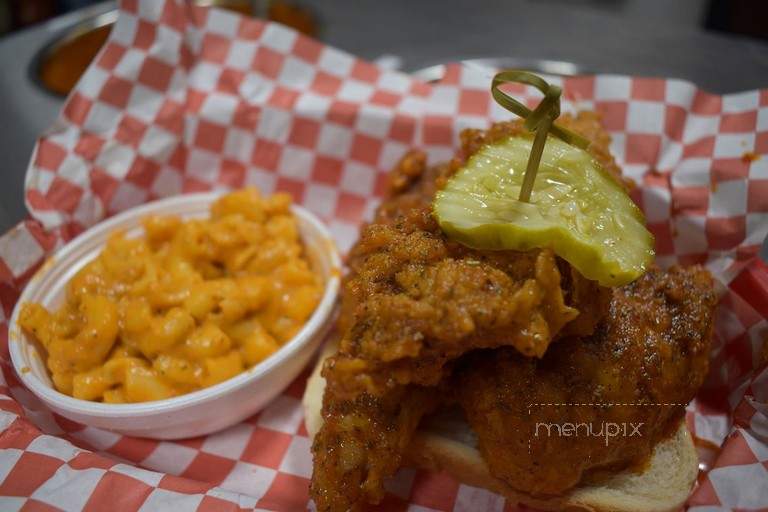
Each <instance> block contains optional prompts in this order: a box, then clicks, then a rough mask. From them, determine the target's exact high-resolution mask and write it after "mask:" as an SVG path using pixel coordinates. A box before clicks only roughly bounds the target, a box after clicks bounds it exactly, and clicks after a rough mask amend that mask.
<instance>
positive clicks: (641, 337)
mask: <svg viewBox="0 0 768 512" xmlns="http://www.w3.org/2000/svg"><path fill="white" fill-rule="evenodd" d="M715 303H716V298H715V294H714V292H713V288H712V279H711V277H710V275H709V273H708V272H707V271H706V270H704V269H702V268H700V267H693V268H688V269H682V268H673V269H672V270H670V271H668V272H664V271H661V270H658V269H653V270H651V271H649V272H648V273H646V274H645V275H644V276H643V277H641V278H640V279H638V280H637V281H635V282H633V283H631V284H629V285H626V286H624V287H621V288H617V289H615V290H614V292H613V298H612V300H611V303H610V310H609V313H608V315H606V317H605V319H604V321H603V322H602V323H601V325H600V326H599V327H598V329H597V331H596V332H595V333H594V334H593V335H592V336H589V337H585V338H577V337H572V338H568V339H562V340H560V341H558V342H557V343H555V344H553V345H552V346H551V347H550V349H549V350H548V351H547V354H546V356H545V357H544V358H543V359H533V358H526V357H522V356H521V355H520V354H519V353H518V352H516V351H515V350H511V349H507V348H505V349H497V350H494V351H478V352H475V353H473V354H470V355H468V356H467V357H465V358H464V359H462V361H461V362H459V363H457V367H456V370H455V372H454V375H453V379H454V380H453V383H454V384H453V386H452V388H453V389H454V390H455V391H456V393H457V396H458V399H459V402H460V404H461V406H462V408H463V409H464V411H465V413H466V416H467V419H468V421H469V423H470V425H471V427H472V429H473V430H474V431H475V432H476V433H477V435H478V438H479V449H480V452H481V453H482V455H483V457H484V459H485V461H486V462H487V464H488V466H489V468H490V470H491V473H492V474H493V475H495V476H496V477H498V478H500V479H502V480H504V481H505V482H506V483H507V484H509V485H510V486H512V487H513V488H515V489H518V490H520V491H522V492H526V493H529V494H532V495H538V496H548V495H557V494H561V493H563V492H565V491H567V490H568V489H570V488H572V487H573V486H575V485H576V484H577V483H579V482H580V481H582V477H583V476H588V477H594V476H595V475H599V473H600V472H601V471H605V470H614V469H619V468H624V467H628V466H632V465H633V464H640V463H642V462H643V461H645V460H647V458H648V457H649V456H650V454H651V452H652V450H653V447H654V446H655V445H656V444H657V443H658V442H659V441H660V440H661V439H662V438H664V437H665V436H667V435H669V434H671V433H672V432H673V431H674V430H675V429H676V428H677V426H678V424H679V420H680V419H681V418H682V416H683V414H684V408H685V404H687V403H688V402H689V401H690V400H691V399H692V398H693V396H694V395H695V394H696V391H697V390H698V388H699V386H700V385H701V384H702V382H703V380H704V377H705V374H706V372H707V366H708V356H709V346H710V340H711V336H712V325H713V314H714V307H715ZM574 404H575V405H574ZM601 404H615V405H601ZM568 424H570V425H571V426H570V427H568V426H566V425H568ZM610 424H613V425H617V427H610V426H609V425H610ZM589 428H591V432H592V435H588V429H589ZM558 429H561V430H558ZM566 429H568V434H565V435H563V434H562V433H565V432H566ZM603 429H604V432H603ZM616 429H618V431H616ZM558 432H562V433H558ZM609 432H611V434H609ZM598 433H602V435H597V434H598ZM633 433H634V435H633Z"/></svg>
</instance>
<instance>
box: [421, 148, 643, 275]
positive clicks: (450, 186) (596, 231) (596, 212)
mask: <svg viewBox="0 0 768 512" xmlns="http://www.w3.org/2000/svg"><path fill="white" fill-rule="evenodd" d="M532 142H533V138H532V137H531V136H515V137H510V138H509V139H505V140H503V141H501V142H498V143H495V144H490V145H487V146H484V147H483V148H481V149H480V150H479V151H478V152H477V153H476V154H474V155H473V156H472V157H471V158H469V160H468V161H467V163H466V165H465V166H464V168H462V169H461V170H459V171H458V172H457V173H456V175H455V176H453V177H452V178H451V179H450V180H449V181H448V183H447V184H446V186H445V188H444V189H443V190H441V191H440V192H438V194H437V197H436V199H435V203H434V211H435V214H436V216H437V220H438V222H439V223H440V226H441V228H442V229H443V231H445V232H446V234H448V235H449V236H450V237H451V238H454V239H455V240H457V241H459V242H461V243H463V244H465V245H468V246H470V247H473V248H476V249H512V250H517V251H525V250H529V249H533V248H535V247H538V248H545V247H549V248H552V249H553V250H554V252H555V253H556V254H557V255H558V256H560V257H561V258H563V259H565V260H566V261H568V262H569V263H570V264H571V265H573V266H574V267H575V268H576V269H577V270H578V271H579V272H581V274H582V275H584V276H585V277H587V278H589V279H593V280H596V281H598V282H599V283H600V284H602V285H604V286H618V285H622V284H626V283H628V282H630V281H632V280H634V279H636V278H637V277H639V276H641V275H642V274H643V273H644V272H645V270H646V268H647V266H648V265H649V264H650V263H651V262H652V261H653V257H654V252H653V243H654V240H653V235H651V233H649V232H648V230H647V229H646V228H645V218H644V217H643V214H642V212H641V211H640V209H639V208H638V207H637V206H636V205H635V203H633V202H632V200H631V199H630V198H629V196H628V195H627V193H626V192H625V191H624V189H623V188H622V187H621V186H620V185H619V184H618V183H616V182H615V181H614V180H613V179H612V178H611V177H610V176H608V175H607V174H606V173H605V171H603V170H602V169H601V168H600V165H599V164H598V163H597V162H596V161H595V160H594V159H593V158H592V156H591V155H590V154H589V153H587V152H586V151H584V150H582V149H579V148H576V147H574V146H571V145H569V144H566V143H565V142H563V141H561V140H560V139H557V138H555V137H548V138H547V143H546V145H545V146H544V153H543V155H542V157H541V163H540V164H539V170H538V173H537V175H536V182H535V184H534V187H533V192H532V194H531V199H530V202H527V203H526V202H522V201H519V200H518V196H519V194H520V187H521V185H522V183H523V175H524V174H525V168H526V164H527V161H528V157H529V155H530V153H531V145H532Z"/></svg>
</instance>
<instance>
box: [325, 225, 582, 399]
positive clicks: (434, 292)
mask: <svg viewBox="0 0 768 512" xmlns="http://www.w3.org/2000/svg"><path fill="white" fill-rule="evenodd" d="M420 215H421V218H420V219H418V220H410V221H409V220H408V219H405V220H401V221H399V222H397V223H395V224H392V225H387V224H374V225H372V226H369V227H368V228H367V229H366V230H364V232H363V234H362V236H361V239H360V241H359V243H358V245H357V246H356V248H355V249H354V251H353V254H352V258H351V259H352V260H353V263H352V270H353V272H354V273H353V275H352V277H350V279H348V280H347V282H346V286H345V295H344V299H343V300H344V304H345V305H344V315H343V316H344V317H345V319H344V320H343V322H342V323H343V324H344V329H345V335H344V336H343V338H342V341H341V346H340V349H339V353H338V354H337V355H336V356H334V357H332V358H330V359H329V360H328V361H327V362H326V365H325V368H324V372H323V375H324V376H325V378H326V380H327V386H328V387H327V389H328V392H330V393H334V394H335V395H336V396H338V397H346V398H350V399H351V398H354V397H355V396H356V395H357V394H359V393H361V392H367V393H370V394H372V395H381V394H383V393H385V392H387V390H389V389H392V388H394V387H396V386H399V385H406V384H418V385H421V386H434V385H436V384H438V383H439V382H440V380H441V379H442V378H443V375H444V369H445V367H446V364H447V363H448V362H450V361H451V360H453V359H455V358H457V357H459V356H460V355H461V354H463V353H465V352H467V351H469V350H473V349H476V348H490V347H496V346H502V345H511V346H514V347H515V348H516V349H517V350H519V351H520V352H522V353H523V354H525V355H527V356H535V357H541V356H542V355H543V354H544V352H545V351H546V349H547V346H548V345H549V343H550V342H551V341H552V340H553V339H554V338H555V336H556V335H557V334H558V332H559V331H560V330H561V329H562V327H563V326H564V325H566V324H567V323H568V322H570V321H571V320H573V319H574V318H576V317H577V315H578V314H579V312H578V309H576V308H575V307H573V306H572V305H568V304H566V302H565V301H566V295H568V294H567V293H566V292H565V291H564V290H563V289H562V287H561V276H560V270H559V268H558V264H557V260H556V258H555V256H554V254H553V253H552V252H551V251H549V250H542V251H529V252H525V253H514V252H509V251H508V252H501V251H496V252H481V251H473V250H469V249H467V248H465V247H464V246H461V245H459V244H456V243H453V242H450V241H449V240H447V239H446V238H445V236H444V235H442V233H441V232H440V231H439V228H438V227H437V225H436V223H434V220H432V218H431V216H430V215H428V214H420ZM573 281H574V282H578V279H576V280H573ZM574 296H576V295H575V294H574ZM590 300H591V299H590ZM348 318H351V321H350V320H348Z"/></svg>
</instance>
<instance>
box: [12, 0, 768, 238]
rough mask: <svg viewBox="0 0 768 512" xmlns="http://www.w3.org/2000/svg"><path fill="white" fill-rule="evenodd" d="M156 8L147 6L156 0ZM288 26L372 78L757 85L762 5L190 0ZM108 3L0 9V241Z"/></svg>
mask: <svg viewBox="0 0 768 512" xmlns="http://www.w3.org/2000/svg"><path fill="white" fill-rule="evenodd" d="M157 1H160V0H157ZM190 1H194V2H195V3H197V4H204V5H216V6H219V7H225V8H229V9H234V10H237V11H239V12H241V13H245V14H247V15H252V16H257V17H260V18H267V19H271V20H274V21H278V22H280V23H284V24H286V25H289V26H292V27H294V28H296V29H298V30H300V31H302V32H304V33H307V34H310V35H312V36H314V37H317V38H319V39H320V40H321V41H323V42H325V43H327V44H329V45H332V46H335V47H337V48H340V49H343V50H346V51H348V52H350V53H353V54H355V55H357V56H359V57H361V58H364V59H367V60H370V61H373V62H375V63H376V64H378V65H379V66H382V67H389V68H398V69H401V70H403V71H407V72H411V73H415V74H416V75H417V76H419V77H420V78H422V79H425V80H433V79H439V78H440V77H441V76H442V69H443V68H442V66H441V65H442V64H444V63H446V62H455V61H462V60H463V61H468V60H472V61H473V62H471V63H467V65H490V66H493V67H519V68H527V69H531V70H533V71H539V72H547V73H559V74H566V75H567V74H592V73H618V74H627V75H640V76H660V77H665V78H680V79H684V80H688V81H691V82H693V83H695V84H697V85H698V86H699V87H701V88H702V89H705V90H708V91H711V92H715V93H719V94H724V93H729V92H739V91H744V90H750V89H758V88H765V87H768V0H474V1H470V0H190ZM116 8H117V2H116V1H115V0H111V1H102V2H93V1H92V0H0V69H2V71H1V72H0V119H2V120H3V129H2V130H0V155H2V157H3V161H2V165H1V166H0V232H3V231H5V230H6V229H8V227H10V226H11V225H13V224H14V223H15V222H17V221H18V220H19V219H21V218H23V217H24V216H25V215H26V210H25V207H24V203H23V192H22V190H23V182H24V175H25V170H26V167H27V163H28V161H29V158H30V154H31V152H32V149H33V147H34V144H35V140H36V138H37V137H38V136H39V134H40V133H41V132H42V131H44V130H45V129H46V128H48V127H49V126H50V125H51V123H52V122H53V121H54V119H55V118H56V115H57V114H58V112H59V110H60V108H61V106H62V104H63V102H64V99H65V97H66V94H67V93H68V91H69V90H70V89H71V88H72V87H73V86H74V85H75V83H76V82H77V80H78V78H79V76H80V74H81V73H82V72H83V71H84V70H85V68H86V67H87V66H88V64H89V63H90V62H91V60H92V58H93V56H94V55H95V54H96V52H97V51H98V50H99V48H100V47H101V45H102V44H103V42H104V41H105V40H106V38H107V37H108V35H109V31H110V27H111V24H112V23H113V22H114V20H115V19H116V16H117V13H116Z"/></svg>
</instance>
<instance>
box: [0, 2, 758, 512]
mask: <svg viewBox="0 0 768 512" xmlns="http://www.w3.org/2000/svg"><path fill="white" fill-rule="evenodd" d="M552 80H553V81H556V82H558V83H560V84H561V85H562V86H563V87H564V95H565V100H566V101H565V105H564V107H565V109H566V110H571V111H575V110H583V109H593V110H596V111H598V112H600V113H601V114H602V117H603V122H604V124H605V126H606V128H607V129H608V130H609V131H610V133H611V135H612V137H613V144H612V150H613V153H614V154H615V155H616V156H617V158H618V159H619V161H620V163H621V164H622V166H623V168H624V170H625V173H626V174H627V175H628V176H630V177H632V178H633V179H634V180H635V181H636V183H637V185H638V186H637V188H636V189H635V191H634V199H635V200H636V201H637V202H638V203H639V204H640V205H641V207H642V208H643V209H644V211H645V213H646V216H647V218H648V223H649V226H650V229H651V230H652V231H653V232H654V234H655V235H656V243H657V253H658V260H659V262H660V263H661V264H663V265H669V264H672V263H675V262H681V263H684V264H691V263H703V264H706V265H707V266H708V267H709V268H710V269H711V271H712V272H713V274H714V275H715V276H716V277H717V278H718V286H719V291H720V294H721V296H722V300H721V304H720V306H719V309H718V313H717V321H716V331H717V332H716V338H715V343H714V349H713V352H712V372H711V375H710V378H709V380H708V382H707V383H706V385H705V387H704V389H703V390H702V391H701V392H700V394H699V396H698V397H697V398H696V399H695V400H694V402H693V403H692V404H691V405H690V406H689V408H688V414H687V422H688V426H689V427H690V429H691V431H692V432H693V433H694V434H695V436H696V438H697V440H700V441H699V442H698V443H697V444H698V445H699V446H700V453H701V459H702V466H703V467H706V468H707V471H702V473H701V475H700V478H699V482H698V486H697V488H696V489H695V491H694V492H693V493H692V495H691V496H690V498H689V501H688V505H689V506H690V507H691V508H692V509H696V510H702V511H704V510H723V509H728V508H738V509H740V510H751V509H768V485H767V482H768V367H767V366H766V360H767V359H768V341H767V340H768V268H767V267H766V266H765V265H764V264H763V263H761V262H760V260H759V259H758V258H757V257H756V253H757V247H758V245H759V244H760V242H761V241H762V240H763V238H764V237H765V236H766V234H768V90H762V91H750V92H745V93H742V94H733V95H727V96H715V95H711V94H707V93H705V92H703V91H700V90H698V89H697V88H696V87H695V86H693V85H692V84H689V83H687V82H683V81H679V80H663V79H647V78H633V77H625V76H614V75H600V76H589V77H577V78H567V79H564V80H560V79H557V78H552ZM489 83H490V75H489V74H488V72H487V71H483V70H476V69H468V68H464V67H461V66H458V65H453V66H448V68H447V71H446V75H445V77H444V78H443V80H441V81H440V82H439V83H436V84H432V85H428V84H425V83H422V82H419V81H417V80H414V79H412V78H410V77H408V76H407V75H404V74H400V73H397V72H389V71H382V70H380V69H378V68H376V67H375V66H373V65H371V64H369V63H366V62H363V61H361V60H359V59H356V58H354V57H352V56H350V55H348V54H346V53H344V52H341V51H339V50H336V49H334V48H330V47H327V46H324V45H322V44H320V43H318V42H317V41H313V40H311V39H308V38H306V37H303V36H300V35H298V34H297V33H295V32H293V31H291V30H289V29H287V28H284V27H282V26H280V25H276V24H270V23H264V22H261V21H257V20H252V19H246V18H242V17H239V16H237V15H235V14H231V13H227V12H223V11H218V10H208V9H204V8H196V7H191V6H189V5H187V4H185V3H184V2H180V1H176V2H174V1H149V0H147V1H136V0H133V1H128V0H125V1H123V2H122V3H121V6H120V16H119V19H118V21H117V24H116V26H115V27H114V29H113V31H112V34H111V36H110V39H109V41H108V42H107V44H106V46H105V47H104V49H103V50H102V51H101V53H100V54H99V55H98V57H97V58H96V59H95V61H94V63H93V64H92V65H91V67H90V68H89V69H88V71H87V72H86V74H85V76H84V77H83V79H82V80H81V81H80V83H79V84H78V85H77V87H76V89H75V90H74V92H73V93H72V94H71V95H70V97H69V99H68V100H67V102H66V104H65V106H64V108H63V111H62V114H61V116H60V117H59V119H58V120H57V121H56V122H55V123H54V125H53V126H52V127H51V128H50V129H49V130H48V131H47V132H46V133H45V134H44V135H43V136H42V137H41V138H40V140H39V142H38V145H37V147H36V149H35V152H34V155H33V157H32V162H31V164H30V167H29V171H28V175H27V182H26V199H27V204H28V207H29V209H30V212H31V219H30V220H27V221H25V222H23V223H21V224H19V225H18V226H17V227H15V228H14V229H12V230H11V231H10V232H8V233H6V234H5V235H4V236H3V237H2V238H0V303H1V304H2V312H0V314H1V315H2V318H1V319H0V320H2V329H1V330H0V334H2V338H3V342H2V349H3V350H2V354H1V355H0V357H1V358H2V359H1V360H0V367H1V368H2V374H1V376H0V378H1V379H2V381H0V429H1V430H2V433H0V449H2V452H0V509H2V510H14V509H24V510H49V509H50V510H53V509H66V510H80V509H87V510H102V509H110V510H129V511H133V510H139V509H141V510H163V509H170V508H173V510H175V511H177V512H183V511H187V510H239V509H252V508H259V509H266V510H281V511H292V510H304V509H306V508H307V507H308V506H311V503H309V500H308V496H307V488H308V479H309V476H310V474H311V465H312V463H311V455H310V441H309V439H308V437H307V431H306V429H305V427H304V422H303V414H302V410H301V407H300V397H301V394H302V392H303V388H304V382H305V379H306V374H305V375H303V376H302V377H300V378H299V379H298V380H297V381H296V382H294V383H293V384H292V385H291V386H290V387H289V388H288V389H286V390H285V391H284V392H283V393H282V394H281V395H280V396H279V397H278V398H277V399H275V400H274V402H272V403H271V404H270V405H269V406H268V407H267V408H266V409H264V410H263V411H262V412H260V413H259V414H257V415H255V416H253V417H252V418H249V419H248V420H246V421H244V422H242V423H241V424H238V425H235V426H234V427H231V428H229V429H227V430H225V431H222V432H219V433H216V434H212V435H209V436H205V437H201V438H195V439H188V440H183V441H162V442H161V441H152V440H147V439H137V438H130V437H126V436H121V435H119V434H114V433H111V432H107V431H103V430H98V429H95V428H91V427H87V426H83V425H79V424H75V423H72V422H71V421H68V420H66V419H64V418H62V417H60V416H56V415H53V414H51V413H50V412H49V411H47V410H46V409H45V408H44V407H43V406H42V405H41V404H40V403H39V402H38V401H37V400H36V399H35V398H34V397H33V396H32V395H31V393H29V391H27V390H26V389H24V388H23V387H22V386H21V385H20V384H19V382H18V380H17V378H16V377H15V375H14V373H13V370H12V368H11V365H10V362H9V357H8V351H7V340H8V318H9V317H10V313H11V310H12V309H13V307H14V304H15V302H16V300H17V297H18V295H19V293H20V290H21V289H22V288H23V286H24V284H25V283H26V282H27V281H28V280H29V279H30V277H31V276H32V275H33V274H34V272H35V271H36V270H37V269H38V268H39V267H40V265H41V264H42V263H43V262H44V261H45V259H46V258H47V257H48V256H49V255H50V254H51V253H52V252H53V251H54V250H55V249H56V248H58V247H60V246H61V245H62V244H63V243H65V242H66V241H67V240H69V239H71V238H72V237H74V236H75V235H76V234H78V233H79V232H81V231H82V230H83V229H85V228H87V227H88V226H91V225H93V224H95V223H96V222H98V221H99V220H101V219H103V218H104V217H106V216H108V215H110V214H113V213H115V212H118V211H121V210H124V209H126V208H130V207H132V206H135V205H138V204H141V203H144V202H146V201H149V200H152V199H155V198H159V197H163V196H168V195H173V194H179V193H184V192H192V191H198V190H209V189H212V188H236V187H241V186H245V185H256V186H258V187H259V188H261V189H262V190H263V191H264V192H267V193H269V192H273V191H276V190H282V191H287V192H289V193H291V194H292V195H293V197H294V199H295V200H296V201H297V202H299V203H301V204H303V205H304V206H306V207H308V208H309V209H311V210H313V211H314V212H315V213H317V214H318V215H320V216H321V217H322V218H324V220H325V221H327V223H328V225H329V226H330V228H331V230H332V232H333V233H334V235H335V236H336V238H337V239H338V241H339V243H340V245H341V246H342V247H343V248H348V247H349V245H350V244H351V243H352V242H353V241H354V239H355V237H356V235H357V230H358V226H359V224H360V222H361V220H362V219H364V218H366V217H367V216H369V215H370V214H371V212H372V210H373V208H374V207H375V205H376V202H377V200H378V198H379V197H380V196H381V193H382V191H383V189H384V186H385V183H386V179H387V171H388V170H389V169H390V168H391V167H392V166H393V165H394V164H395V162H396V161H397V159H398V158H399V157H400V156H401V155H402V154H403V153H404V152H405V151H406V150H407V149H409V148H412V147H419V148H423V149H424V150H426V151H427V153H428V154H429V156H430V159H431V161H433V162H435V161H438V160H440V159H446V158H449V157H450V156H451V155H452V153H453V151H454V149H455V148H456V146H457V144H458V133H459V131H460V130H461V129H462V128H465V127H470V126H471V127H486V126H487V125H488V123H489V121H490V120H498V119H508V118H509V117H510V115H509V114H508V113H507V112H506V111H504V110H502V109H501V108H500V107H498V106H497V105H496V104H495V103H494V102H493V101H492V100H491V98H490V95H489V93H488V88H489ZM513 91H514V92H515V93H516V94H519V95H520V96H522V97H524V98H525V99H527V100H528V101H529V102H532V101H536V97H535V95H534V94H533V93H532V91H530V90H528V89H526V88H524V87H519V88H517V89H516V90H515V89H513ZM382 508H383V509H385V510H414V511H416V510H418V511H427V510H457V511H459V510H498V511H501V510H505V511H512V510H517V507H516V505H515V504H512V503H506V502H505V500H504V499H503V498H502V497H500V496H497V495H495V494H492V493H490V492H487V491H485V490H481V489H477V488H473V487H470V486H467V485H463V484H460V483H458V482H456V481H455V480H454V479H452V478H451V477H450V476H447V475H446V474H442V473H431V472H425V471H417V470H412V469H403V470H401V471H400V472H399V473H398V474H397V476H396V477H395V478H394V479H393V480H392V482H391V483H390V484H389V487H388V494H387V497H386V499H385V502H384V505H383V506H382Z"/></svg>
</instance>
